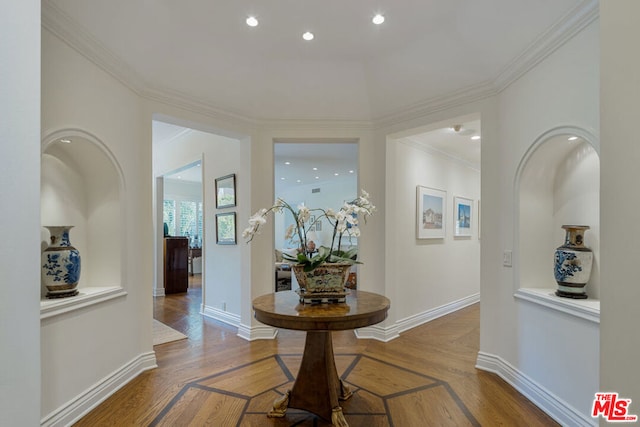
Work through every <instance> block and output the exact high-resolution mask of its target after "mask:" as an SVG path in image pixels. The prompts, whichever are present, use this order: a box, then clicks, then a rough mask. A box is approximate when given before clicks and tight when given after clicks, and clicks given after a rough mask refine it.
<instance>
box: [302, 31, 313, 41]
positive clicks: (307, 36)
mask: <svg viewBox="0 0 640 427" xmlns="http://www.w3.org/2000/svg"><path fill="white" fill-rule="evenodd" d="M302 38H303V39H305V40H306V41H311V40H313V38H314V35H313V33H311V32H309V31H307V32H306V33H304V34H303V35H302Z"/></svg>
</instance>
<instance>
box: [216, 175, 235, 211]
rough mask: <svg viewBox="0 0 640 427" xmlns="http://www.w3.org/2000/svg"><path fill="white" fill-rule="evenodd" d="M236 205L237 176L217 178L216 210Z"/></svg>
mask: <svg viewBox="0 0 640 427" xmlns="http://www.w3.org/2000/svg"><path fill="white" fill-rule="evenodd" d="M235 205H236V174H235V173H232V174H231V175H227V176H223V177H220V178H216V209H222V208H230V207H233V206H235Z"/></svg>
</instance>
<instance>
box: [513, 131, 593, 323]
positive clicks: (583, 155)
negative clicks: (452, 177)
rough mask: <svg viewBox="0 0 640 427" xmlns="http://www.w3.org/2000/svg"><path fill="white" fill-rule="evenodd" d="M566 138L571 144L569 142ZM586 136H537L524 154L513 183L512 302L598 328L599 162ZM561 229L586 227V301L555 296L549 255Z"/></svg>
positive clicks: (573, 133) (554, 133)
mask: <svg viewBox="0 0 640 427" xmlns="http://www.w3.org/2000/svg"><path fill="white" fill-rule="evenodd" d="M570 138H571V139H570ZM593 141H595V137H593V136H592V135H591V134H590V133H588V132H585V131H584V130H581V129H578V128H570V127H563V128H557V129H553V130H551V131H549V132H547V133H545V134H543V135H542V136H541V137H540V138H538V140H537V141H536V143H534V144H533V145H532V147H531V149H530V150H529V151H528V152H527V153H526V154H525V156H524V157H523V160H522V162H521V163H520V165H519V167H518V173H517V175H516V176H517V178H516V185H515V188H516V197H515V200H516V203H517V209H516V224H517V226H516V245H515V246H516V248H517V251H516V253H515V254H514V255H516V254H517V255H516V260H515V262H514V267H515V268H514V275H515V281H514V282H515V284H516V289H515V295H514V296H515V297H516V298H518V299H521V300H525V301H528V302H531V303H536V304H540V305H543V306H546V307H548V308H552V309H555V310H559V311H563V312H566V313H568V314H571V315H574V316H577V317H581V318H584V319H586V320H589V321H593V322H596V323H599V321H600V301H599V296H600V271H599V259H600V256H599V255H600V159H599V156H598V153H597V151H596V150H595V149H594V147H593V145H592V144H593ZM564 224H580V225H588V226H589V227H590V230H588V231H587V232H586V234H585V243H586V246H588V247H589V248H591V249H592V250H593V254H594V262H593V269H592V272H591V278H590V280H589V283H588V284H587V287H586V292H587V295H588V296H589V298H588V299H586V300H573V299H570V298H561V297H558V296H556V295H555V290H556V282H555V279H554V276H553V254H554V251H555V249H556V248H557V247H558V246H560V245H561V244H562V243H563V242H564V237H565V232H564V230H563V229H562V228H561V227H562V225H564Z"/></svg>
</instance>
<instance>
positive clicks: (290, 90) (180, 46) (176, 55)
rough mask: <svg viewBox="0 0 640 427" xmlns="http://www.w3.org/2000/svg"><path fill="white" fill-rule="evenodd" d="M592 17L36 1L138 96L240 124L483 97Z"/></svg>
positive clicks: (230, 0) (401, 7)
mask: <svg viewBox="0 0 640 427" xmlns="http://www.w3.org/2000/svg"><path fill="white" fill-rule="evenodd" d="M592 9H597V1H596V0H536V1H531V0H474V1H470V0H446V1H444V0H376V1H375V2H373V1H371V0H349V1H344V0H323V1H317V0H316V1H312V0H278V1H269V2H266V1H258V0H188V1H175V0H153V1H151V0H110V1H102V0H44V1H43V2H42V11H43V26H45V28H46V29H53V28H56V29H57V31H56V32H57V33H61V32H64V33H65V35H66V39H67V41H69V40H73V39H75V40H76V41H77V43H76V44H77V46H80V47H81V50H82V49H83V48H84V49H87V48H88V49H90V50H91V55H92V59H94V60H95V59H97V62H99V63H101V64H108V66H109V67H110V71H112V72H113V73H116V74H118V77H120V78H121V79H122V80H126V81H128V83H129V84H130V85H132V86H133V87H134V88H135V89H137V90H138V91H139V93H141V94H143V95H146V96H149V97H162V99H167V98H169V99H170V98H174V99H180V100H181V101H183V102H184V101H185V100H186V101H189V102H192V103H193V104H194V105H201V106H206V107H207V108H210V109H215V110H216V111H222V112H225V113H227V114H230V115H236V116H241V117H244V118H248V119H251V120H260V119H341V120H366V121H373V120H381V119H384V118H385V117H390V116H393V115H397V114H400V113H401V112H403V111H407V110H408V109H412V108H418V107H419V106H420V105H427V104H429V103H430V102H433V101H434V100H441V99H443V98H446V97H449V96H453V95H455V94H459V93H461V92H462V91H464V92H469V91H476V92H482V91H491V90H494V91H495V90H496V88H497V89H499V87H500V84H502V83H501V82H504V81H506V80H508V79H509V77H512V78H515V77H517V75H518V73H517V69H518V64H519V63H520V62H522V65H523V66H524V65H526V64H525V62H526V61H527V60H528V61H529V62H530V60H531V57H532V56H533V55H534V54H535V53H536V49H537V51H540V50H544V49H547V50H549V51H551V50H552V48H553V46H552V45H553V40H557V39H558V38H560V37H561V34H562V33H565V34H566V33H569V32H570V31H569V30H570V28H569V27H570V24H571V23H572V22H576V21H577V20H578V19H577V18H574V17H575V16H579V15H580V14H584V13H586V12H584V11H585V10H592ZM378 12H380V13H382V14H384V15H385V18H386V21H385V22H384V23H383V24H382V25H374V24H373V23H372V22H371V18H372V16H373V15H374V14H375V13H378ZM249 15H254V16H256V17H257V18H258V19H259V25H258V26H257V27H249V26H247V25H246V24H245V19H246V18H247V16H249ZM304 31H312V32H314V34H315V39H314V40H313V41H310V42H306V41H304V40H302V37H301V35H302V33H303V32H304ZM554 37H555V39H554ZM556 43H559V42H556Z"/></svg>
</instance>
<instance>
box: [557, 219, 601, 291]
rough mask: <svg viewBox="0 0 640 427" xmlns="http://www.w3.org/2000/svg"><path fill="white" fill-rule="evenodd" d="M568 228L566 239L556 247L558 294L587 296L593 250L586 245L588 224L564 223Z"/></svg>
mask: <svg viewBox="0 0 640 427" xmlns="http://www.w3.org/2000/svg"><path fill="white" fill-rule="evenodd" d="M562 228H564V229H565V230H566V235H565V241H564V244H563V245H562V246H560V247H559V248H558V249H556V252H555V260H554V268H553V272H554V276H555V279H556V282H557V284H558V289H557V290H556V295H557V296H559V297H566V298H574V299H584V298H587V294H586V292H585V286H586V285H587V282H588V281H589V278H590V277H591V267H592V265H593V252H592V251H591V249H589V248H587V247H586V246H584V233H585V231H587V230H588V229H589V226H587V225H563V226H562Z"/></svg>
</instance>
